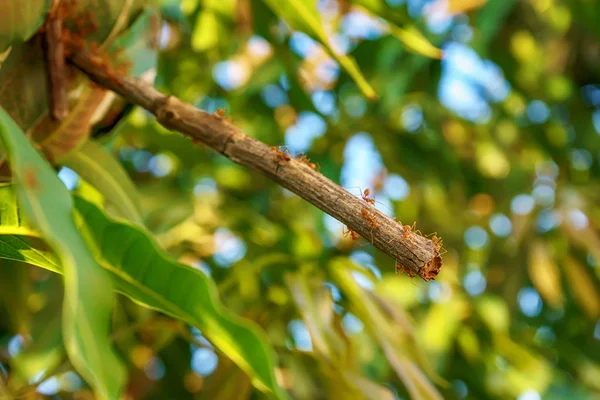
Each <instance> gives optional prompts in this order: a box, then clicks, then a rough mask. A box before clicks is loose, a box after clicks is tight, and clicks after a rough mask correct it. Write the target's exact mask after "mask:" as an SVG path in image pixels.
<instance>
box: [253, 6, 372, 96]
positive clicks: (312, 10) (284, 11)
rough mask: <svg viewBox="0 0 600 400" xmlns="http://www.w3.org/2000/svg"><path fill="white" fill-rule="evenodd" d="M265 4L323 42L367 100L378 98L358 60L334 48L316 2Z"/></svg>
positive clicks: (293, 24) (287, 20)
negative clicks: (361, 70)
mask: <svg viewBox="0 0 600 400" xmlns="http://www.w3.org/2000/svg"><path fill="white" fill-rule="evenodd" d="M264 2H265V3H266V4H267V5H268V6H269V7H271V9H272V10H273V11H274V12H275V13H276V14H277V15H279V16H280V17H281V18H282V19H283V20H284V21H286V22H287V23H288V24H289V25H290V26H291V27H292V28H293V29H297V30H300V31H304V32H305V33H307V34H308V35H310V36H312V37H314V38H315V39H316V40H318V41H319V42H321V44H323V45H324V46H325V48H327V50H328V51H329V53H330V54H331V56H332V57H333V58H334V59H335V60H336V61H337V62H338V63H339V64H340V65H341V66H342V68H344V69H345V70H346V72H348V74H349V75H350V77H351V78H352V79H353V80H354V82H356V85H357V86H358V87H359V89H360V90H361V92H362V93H363V94H364V95H365V96H366V97H367V98H369V99H375V98H376V97H377V94H376V93H375V90H373V88H372V87H371V85H370V84H369V83H368V82H367V80H366V78H365V77H364V76H363V74H362V72H360V69H359V68H358V64H357V63H356V60H354V59H353V58H352V57H350V56H347V55H344V54H340V53H339V52H338V51H336V50H335V49H334V48H333V47H332V45H331V42H330V40H329V35H328V34H327V32H326V30H325V28H324V26H323V24H322V22H321V20H320V16H319V12H318V10H317V7H316V5H317V4H316V1H314V0H309V1H304V0H289V1H279V0H264Z"/></svg>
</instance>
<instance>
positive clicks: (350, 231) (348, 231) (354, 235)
mask: <svg viewBox="0 0 600 400" xmlns="http://www.w3.org/2000/svg"><path fill="white" fill-rule="evenodd" d="M342 234H343V235H344V237H348V236H350V239H352V240H358V239H359V238H360V235H359V234H358V232H356V231H355V230H354V229H352V228H348V227H346V229H344V228H342Z"/></svg>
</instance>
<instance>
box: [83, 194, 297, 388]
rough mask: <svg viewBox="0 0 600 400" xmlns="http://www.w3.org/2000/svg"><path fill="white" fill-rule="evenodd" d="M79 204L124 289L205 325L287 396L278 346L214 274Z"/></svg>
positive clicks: (100, 254) (256, 375) (257, 379)
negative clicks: (225, 295) (278, 376)
mask: <svg viewBox="0 0 600 400" xmlns="http://www.w3.org/2000/svg"><path fill="white" fill-rule="evenodd" d="M75 204H76V207H77V210H78V211H79V213H80V215H81V217H82V219H83V221H84V225H85V226H84V228H85V229H86V231H87V233H88V234H89V237H90V239H91V242H92V243H93V245H94V247H95V248H94V252H95V254H96V257H97V258H98V260H100V262H101V264H102V265H103V266H104V268H106V269H107V270H108V271H109V272H110V273H111V274H112V276H113V280H114V281H115V282H116V283H117V285H118V290H119V291H120V292H121V293H123V294H124V295H126V296H127V297H129V298H131V299H132V300H134V301H136V302H138V303H140V304H143V305H145V306H147V307H150V308H153V309H155V310H158V311H161V312H163V313H165V314H167V315H170V316H173V317H175V318H178V319H181V320H183V321H185V322H187V323H188V324H190V325H193V326H195V327H197V328H198V329H200V330H201V331H202V333H203V334H204V335H205V336H206V337H207V338H209V339H210V340H211V341H212V342H213V343H214V344H215V345H216V346H217V347H219V348H220V350H221V351H222V352H223V353H224V354H226V355H227V356H228V357H229V358H231V359H232V360H233V361H234V362H235V363H236V364H237V365H238V366H239V367H240V368H241V369H242V370H243V371H245V372H246V373H247V374H248V375H249V376H250V377H251V379H252V384H253V385H254V386H255V387H256V388H258V389H260V390H262V391H264V392H266V393H269V394H271V395H273V396H275V397H278V398H286V394H285V393H284V392H282V391H281V389H280V388H279V387H278V386H277V383H276V381H275V375H274V366H275V361H274V352H273V350H272V349H271V348H270V347H269V345H268V344H267V343H268V339H267V338H266V336H265V334H264V333H262V332H261V331H260V330H259V329H258V327H257V326H255V325H254V324H252V323H250V322H249V321H246V320H244V319H242V318H239V317H237V316H236V315H234V314H233V313H231V312H229V311H227V310H226V309H225V308H224V307H223V306H222V304H221V303H220V301H219V300H218V297H217V291H216V288H215V285H214V283H213V281H212V280H210V279H209V278H208V277H207V276H206V275H204V274H203V273H202V272H200V271H198V270H196V269H193V268H190V267H187V266H185V265H182V264H179V263H177V262H174V261H170V260H169V259H168V258H167V256H166V255H165V254H164V253H163V252H162V251H161V250H159V249H158V248H157V246H156V245H155V244H154V243H153V241H152V240H151V239H150V237H148V236H147V235H146V234H145V233H143V232H142V231H140V230H138V229H136V228H134V227H133V226H131V225H127V224H124V223H116V222H113V221H111V220H109V219H108V218H107V217H106V216H105V215H104V214H103V213H102V212H101V211H100V210H99V209H98V208H97V207H95V206H94V205H92V204H91V203H88V202H87V201H85V200H83V199H82V198H79V197H76V198H75Z"/></svg>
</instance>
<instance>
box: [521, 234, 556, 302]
mask: <svg viewBox="0 0 600 400" xmlns="http://www.w3.org/2000/svg"><path fill="white" fill-rule="evenodd" d="M529 277H530V278H531V281H532V282H533V284H534V285H535V288H536V289H537V290H538V291H539V292H540V295H541V296H542V298H543V299H544V300H545V301H546V302H548V304H549V305H550V306H552V307H553V308H560V307H562V304H563V302H564V298H563V292H562V285H561V282H560V281H561V277H560V270H559V269H558V265H556V263H555V262H554V261H553V260H552V257H551V256H550V254H549V249H548V247H547V246H546V245H545V244H544V242H542V241H541V240H536V241H535V242H534V243H533V244H532V246H531V248H530V249H529Z"/></svg>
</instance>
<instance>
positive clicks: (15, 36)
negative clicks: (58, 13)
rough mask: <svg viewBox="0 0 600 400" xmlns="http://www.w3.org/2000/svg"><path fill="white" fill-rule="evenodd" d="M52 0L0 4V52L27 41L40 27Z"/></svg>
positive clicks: (16, 0)
mask: <svg viewBox="0 0 600 400" xmlns="http://www.w3.org/2000/svg"><path fill="white" fill-rule="evenodd" d="M51 4H52V0H2V1H1V2H0V52H2V51H4V50H6V49H7V48H8V46H10V45H13V44H18V43H22V42H24V41H26V40H27V39H29V38H30V37H31V36H32V35H33V34H34V33H35V32H36V31H37V30H38V28H39V27H40V26H41V25H42V23H43V22H44V19H45V18H46V13H47V12H48V10H50V5H51Z"/></svg>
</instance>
